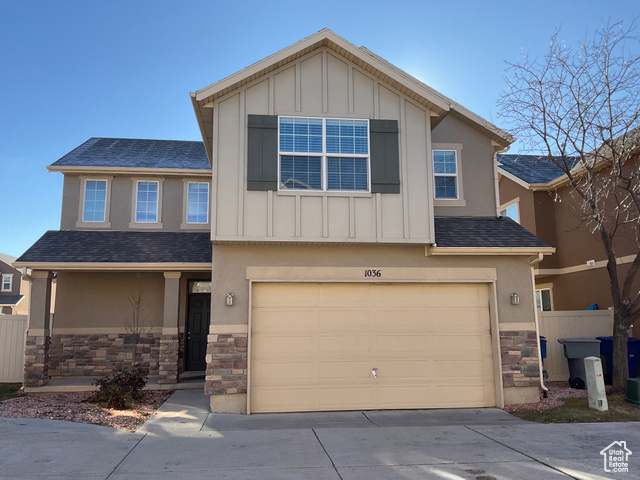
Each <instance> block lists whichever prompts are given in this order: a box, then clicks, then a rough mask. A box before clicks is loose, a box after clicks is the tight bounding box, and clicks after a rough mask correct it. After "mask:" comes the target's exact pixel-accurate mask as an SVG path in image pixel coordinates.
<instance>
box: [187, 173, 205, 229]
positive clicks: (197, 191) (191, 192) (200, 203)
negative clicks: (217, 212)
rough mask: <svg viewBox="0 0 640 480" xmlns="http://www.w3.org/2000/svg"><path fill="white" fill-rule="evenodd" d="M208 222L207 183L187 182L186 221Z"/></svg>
mask: <svg viewBox="0 0 640 480" xmlns="http://www.w3.org/2000/svg"><path fill="white" fill-rule="evenodd" d="M208 222H209V184H208V183H200V182H189V183H188V184H187V223H199V224H202V223H208Z"/></svg>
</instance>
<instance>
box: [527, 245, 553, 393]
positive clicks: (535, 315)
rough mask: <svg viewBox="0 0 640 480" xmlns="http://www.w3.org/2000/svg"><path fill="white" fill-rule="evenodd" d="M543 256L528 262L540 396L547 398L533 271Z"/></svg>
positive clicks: (547, 390) (540, 254)
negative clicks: (529, 266)
mask: <svg viewBox="0 0 640 480" xmlns="http://www.w3.org/2000/svg"><path fill="white" fill-rule="evenodd" d="M543 258H544V254H542V253H539V254H538V258H536V259H535V260H532V261H531V262H529V264H530V265H531V284H532V286H533V287H532V288H533V302H534V305H533V312H534V314H533V317H534V323H535V324H536V342H537V343H538V369H539V370H540V388H542V396H543V397H544V398H547V396H548V395H549V389H548V388H547V387H546V386H545V384H544V375H543V374H542V372H543V371H544V370H543V367H542V349H541V348H540V325H539V323H538V307H537V306H536V305H535V301H536V275H535V273H534V272H533V267H534V266H535V265H537V264H538V263H540V262H541V261H542V259H543Z"/></svg>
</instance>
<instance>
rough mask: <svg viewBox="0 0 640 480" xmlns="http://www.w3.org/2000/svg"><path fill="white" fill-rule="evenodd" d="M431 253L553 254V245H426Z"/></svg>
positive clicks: (428, 252) (429, 253)
mask: <svg viewBox="0 0 640 480" xmlns="http://www.w3.org/2000/svg"><path fill="white" fill-rule="evenodd" d="M426 249H427V252H426V254H427V256H429V255H521V256H522V255H538V254H539V253H542V254H543V255H551V254H552V253H555V251H556V249H555V248H553V247H438V246H435V247H434V246H429V247H426Z"/></svg>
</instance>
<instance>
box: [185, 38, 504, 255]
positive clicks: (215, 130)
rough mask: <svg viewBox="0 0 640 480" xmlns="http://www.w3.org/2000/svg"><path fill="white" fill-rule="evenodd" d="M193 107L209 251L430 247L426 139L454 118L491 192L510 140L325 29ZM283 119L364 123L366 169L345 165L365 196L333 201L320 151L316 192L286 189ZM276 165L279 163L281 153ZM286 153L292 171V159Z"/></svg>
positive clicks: (487, 210)
mask: <svg viewBox="0 0 640 480" xmlns="http://www.w3.org/2000/svg"><path fill="white" fill-rule="evenodd" d="M192 101H193V103H194V108H195V110H196V115H197V117H198V120H199V124H200V128H201V131H202V134H203V138H204V140H205V148H206V149H207V153H208V155H209V158H210V160H211V161H212V170H213V178H214V181H213V185H212V194H213V196H214V201H213V212H212V216H213V220H214V221H213V224H212V230H213V231H212V239H213V241H214V242H235V241H252V242H284V241H286V242H289V241H295V242H311V243H318V242H332V243H333V242H338V243H362V242H364V243H370V242H383V243H384V242H391V243H404V244H410V243H422V244H424V243H433V241H434V232H433V206H434V201H433V199H434V185H433V171H432V169H433V165H432V155H431V151H432V148H433V146H432V140H431V132H432V130H433V128H434V127H435V126H436V125H437V124H439V123H440V122H441V121H442V119H443V118H444V117H445V116H446V115H448V114H450V113H451V112H452V111H453V110H456V109H457V110H456V112H457V113H456V117H455V118H456V122H458V123H459V124H460V125H464V128H472V129H474V131H475V133H476V134H478V135H479V136H481V137H482V138H484V139H485V142H484V143H485V144H486V147H487V154H486V155H485V156H487V159H486V160H487V161H486V162H482V165H484V166H485V167H486V169H487V175H488V177H487V178H489V182H487V185H486V187H487V189H489V190H491V191H492V190H493V188H494V187H493V184H492V172H491V171H492V166H491V159H492V154H493V152H494V149H495V148H497V147H495V145H498V144H499V145H504V146H506V145H507V144H508V143H509V142H510V140H511V138H510V137H509V136H508V135H507V134H506V133H504V132H501V131H499V130H498V129H496V128H495V127H493V126H491V125H490V124H488V122H485V121H484V120H482V119H479V117H477V116H474V115H473V114H471V112H468V111H466V110H464V109H463V108H462V107H459V106H458V105H456V104H454V103H453V102H451V101H450V100H449V99H447V98H446V97H444V96H443V95H441V94H439V93H438V92H435V91H434V90H433V89H431V88H430V87H428V86H427V85H425V84H423V83H422V82H420V81H419V80H417V79H415V78H413V77H411V76H410V75H408V74H406V73H405V72H402V71H401V70H399V69H397V68H396V67H394V66H392V65H390V64H389V63H388V62H385V61H384V60H382V59H381V58H379V57H377V56H375V55H374V54H372V53H371V52H369V51H368V50H366V49H364V48H356V47H354V46H353V45H351V44H349V43H348V42H346V41H344V40H343V39H341V38H340V37H338V36H337V35H335V34H333V33H332V32H330V31H328V30H323V31H321V32H318V33H317V34H315V35H313V36H311V37H309V38H307V39H305V40H303V41H302V42H299V43H298V44H296V45H293V46H291V47H289V48H287V49H285V50H283V51H281V52H279V53H277V54H275V55H272V56H271V57H268V58H267V59H265V60H262V61H261V62H258V63H256V64H254V65H252V66H251V67H248V68H247V69H245V70H243V71H242V72H239V73H237V74H235V75H232V76H231V77H228V78H226V79H224V80H221V81H220V82H217V83H216V84H213V85H211V86H209V87H207V88H205V89H202V90H200V91H198V92H196V93H193V94H192ZM283 117H286V118H289V117H291V118H294V117H295V118H301V119H303V120H304V119H317V120H318V121H321V122H323V125H326V122H327V121H328V120H331V119H345V120H351V119H353V120H355V121H365V122H367V125H368V127H367V128H368V129H369V130H368V133H367V141H368V142H369V145H370V150H367V152H366V154H363V155H362V157H363V158H365V159H366V167H364V166H363V164H364V162H363V161H359V166H358V167H354V166H353V165H352V164H354V163H356V162H355V161H354V160H349V161H345V162H346V165H347V167H345V168H351V169H353V168H356V169H357V168H360V169H361V170H362V169H366V172H365V173H366V175H367V182H368V184H367V188H366V189H365V188H362V186H361V187H360V188H357V189H355V191H345V190H344V189H338V191H336V190H332V189H331V188H330V185H329V183H328V182H329V181H328V180H327V178H328V177H329V173H328V171H329V170H331V169H332V168H333V169H334V170H335V169H336V168H342V167H338V166H335V165H332V164H330V163H331V162H333V163H336V160H335V159H334V158H333V157H334V155H332V154H331V153H329V152H328V151H324V150H323V151H322V152H320V153H318V154H317V158H313V159H312V160H313V162H314V165H313V166H311V165H309V166H305V168H308V169H310V170H313V172H314V174H315V173H316V170H317V171H318V174H319V175H321V177H319V178H318V179H317V181H316V183H314V184H313V186H312V187H311V188H309V187H308V186H307V185H306V184H305V183H306V181H307V180H308V172H303V177H304V180H305V181H300V180H299V179H296V178H293V180H292V182H291V183H292V184H294V185H299V186H300V188H298V189H296V188H290V187H286V185H285V183H286V182H285V179H284V176H285V175H284V173H283V168H281V165H280V163H278V162H279V161H280V160H277V159H276V161H275V162H274V158H275V157H274V150H275V148H278V146H279V145H281V144H280V143H279V136H278V135H279V130H278V128H279V124H278V122H279V121H280V120H279V119H282V118H283ZM462 118H464V121H463V122H462V123H461V119H462ZM256 122H257V123H256ZM265 122H266V123H265ZM266 124H270V125H271V126H270V127H269V128H267V127H266ZM323 128H326V127H323ZM323 131H324V130H323ZM322 135H325V133H323V134H322ZM323 141H324V140H323ZM497 141H499V142H501V143H498V142H497ZM492 142H493V143H492ZM355 153H356V155H355V156H357V153H358V152H355ZM278 154H279V155H280V157H278V158H282V155H283V154H284V152H283V151H282V150H280V151H279V152H278ZM286 154H287V155H288V160H291V161H293V162H294V163H295V161H296V160H297V158H296V157H295V155H294V156H291V154H290V152H286ZM352 154H353V152H352ZM483 155H484V152H483ZM313 156H314V155H311V154H310V155H308V159H311V157H313ZM332 159H333V160H332ZM302 161H306V159H304V158H303V159H302ZM286 168H287V170H286V172H289V171H290V170H291V168H293V169H294V170H295V169H296V168H297V167H296V166H294V167H291V165H289V164H288V165H287V167H286ZM459 189H460V191H461V190H462V184H460V186H459ZM301 190H304V191H301ZM347 190H348V188H347ZM485 197H486V199H488V203H487V202H484V200H485V198H483V202H484V203H487V205H485V206H484V207H483V208H480V209H478V212H482V213H481V214H485V215H491V214H493V212H495V204H494V203H495V199H494V196H493V195H485ZM483 202H480V203H483ZM472 203H473V205H474V206H477V205H479V202H472ZM460 205H462V206H464V204H460ZM458 214H464V212H462V211H461V210H458Z"/></svg>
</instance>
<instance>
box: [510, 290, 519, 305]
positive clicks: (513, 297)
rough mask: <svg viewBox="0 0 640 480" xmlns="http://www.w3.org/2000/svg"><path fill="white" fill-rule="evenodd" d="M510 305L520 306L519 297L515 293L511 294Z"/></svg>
mask: <svg viewBox="0 0 640 480" xmlns="http://www.w3.org/2000/svg"><path fill="white" fill-rule="evenodd" d="M511 305H520V297H519V296H518V294H517V293H516V292H513V293H512V294H511Z"/></svg>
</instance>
